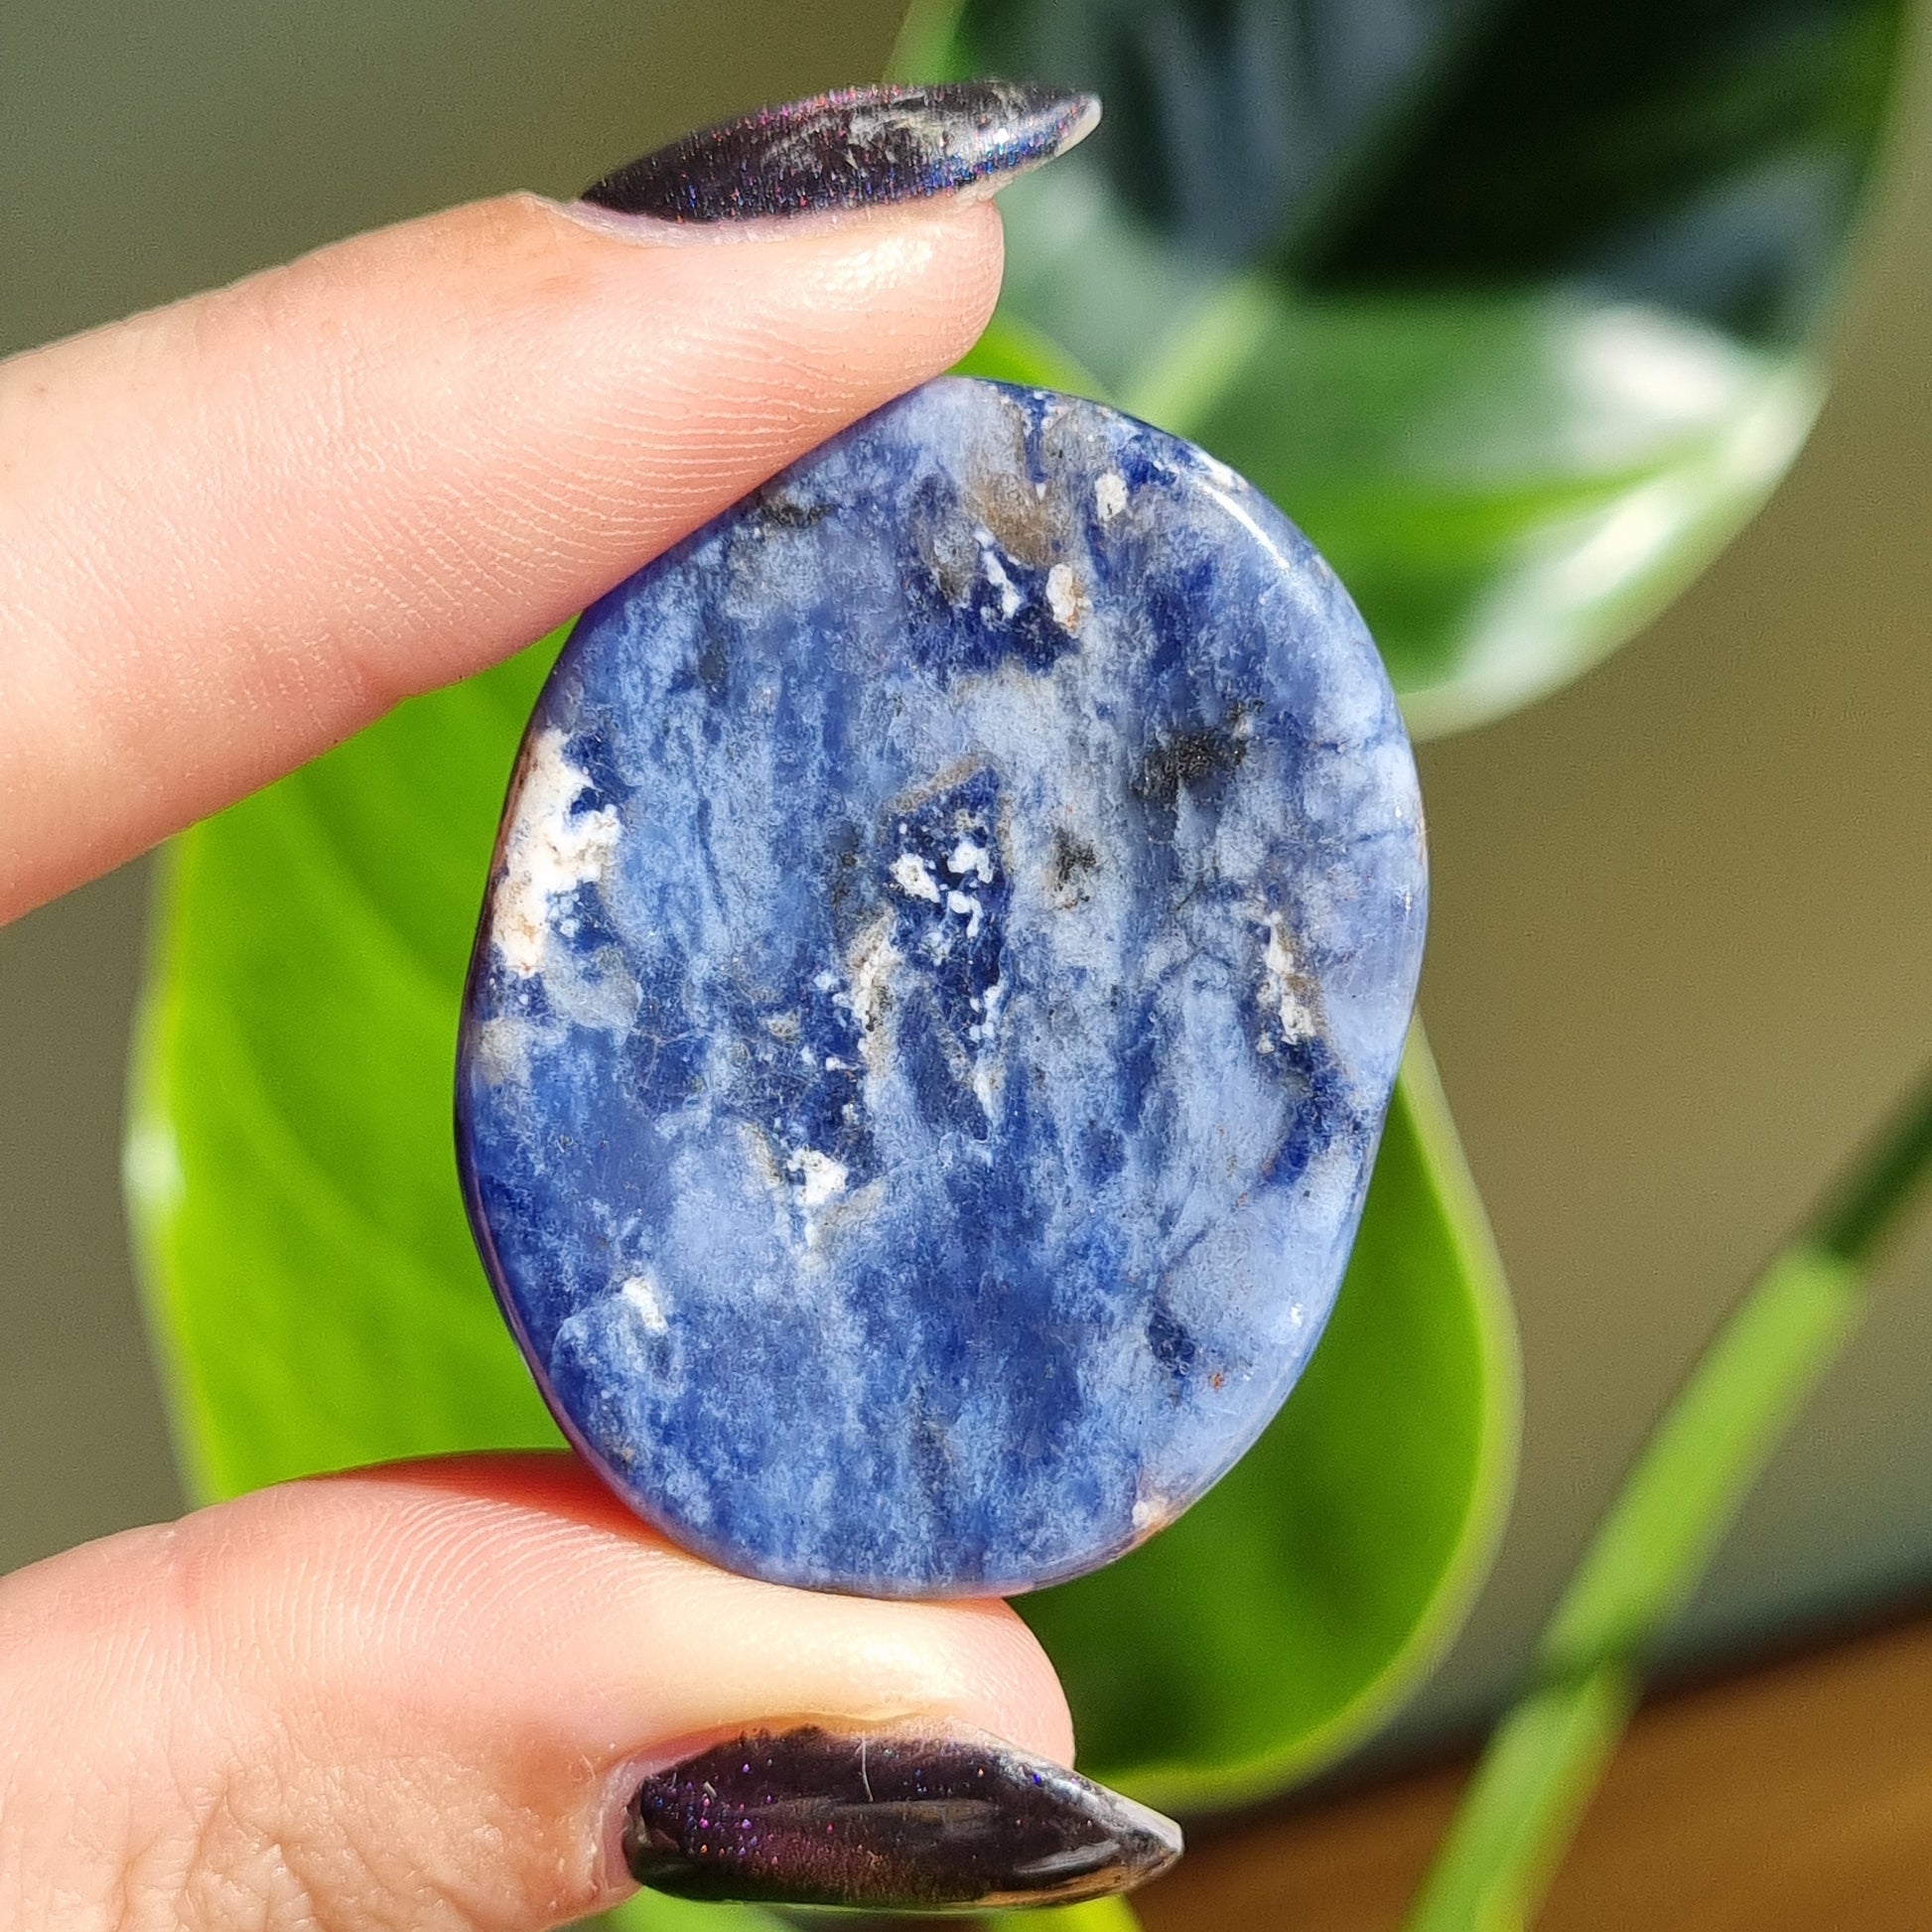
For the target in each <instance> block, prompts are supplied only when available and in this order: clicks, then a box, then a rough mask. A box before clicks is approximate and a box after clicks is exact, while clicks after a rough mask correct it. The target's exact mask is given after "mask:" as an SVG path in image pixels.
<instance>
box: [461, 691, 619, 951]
mask: <svg viewBox="0 0 1932 1932" xmlns="http://www.w3.org/2000/svg"><path fill="white" fill-rule="evenodd" d="M568 743H569V740H568V739H567V738H566V736H565V734H564V733H562V732H561V731H558V730H556V729H554V728H553V729H551V730H549V731H546V732H544V733H543V734H542V735H541V736H540V737H539V738H538V739H537V742H536V744H535V745H534V746H533V747H532V748H531V750H530V754H529V763H528V764H527V765H526V766H525V768H524V773H523V781H522V783H521V784H520V785H519V786H518V787H517V796H516V799H515V802H514V803H513V805H512V806H511V813H510V836H509V847H508V850H507V851H506V852H505V853H504V855H503V880H502V884H501V885H500V886H499V887H498V888H497V891H496V917H495V921H494V923H493V924H492V926H491V928H490V938H491V940H492V942H493V943H494V945H495V947H496V951H497V952H498V954H500V955H501V957H502V961H503V964H504V965H505V966H507V967H508V968H509V969H510V971H511V972H513V973H515V974H517V975H518V976H519V977H520V978H523V979H529V978H531V977H532V976H533V975H535V974H537V973H540V972H542V970H543V964H544V954H545V952H546V951H547V950H548V946H549V939H550V906H551V901H552V900H553V899H556V898H559V897H562V896H564V895H565V894H567V893H571V892H574V891H575V890H576V889H577V888H578V887H579V886H589V885H601V884H602V883H603V880H604V876H605V872H606V870H607V869H608V867H609V866H610V863H611V855H612V853H613V852H615V851H616V850H617V844H618V839H619V836H620V835H621V832H622V829H623V827H622V823H621V820H620V819H619V817H618V812H617V807H616V806H614V805H607V806H605V807H604V808H603V810H601V811H595V812H583V813H580V814H578V815H577V816H575V817H573V816H572V815H571V809H570V808H571V807H572V806H573V805H574V804H576V802H577V800H578V797H579V795H580V794H581V793H582V792H583V791H584V790H585V788H586V787H587V786H588V785H589V784H590V782H591V779H590V773H589V772H587V771H580V770H579V769H578V768H577V766H576V765H574V764H572V763H571V762H570V760H569V759H566V758H565V757H564V747H565V745H566V744H568Z"/></svg>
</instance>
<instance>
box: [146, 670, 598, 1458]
mask: <svg viewBox="0 0 1932 1932" xmlns="http://www.w3.org/2000/svg"><path fill="white" fill-rule="evenodd" d="M560 641H561V639H560V638H553V639H550V640H549V641H548V642H547V643H546V644H543V645H539V646H538V647H537V648H536V649H534V650H533V651H530V652H528V653H526V654H525V655H524V656H522V657H520V658H518V659H516V660H515V661H514V662H512V663H510V664H507V665H505V666H503V667H502V668H500V669H499V670H496V671H494V672H491V673H490V674H489V675H487V676H485V677H483V678H478V679H474V680H472V681H471V682H470V683H468V684H465V685H460V686H458V687H457V688H456V689H454V690H452V691H446V692H441V693H439V694H438V695H436V696H435V697H432V698H422V699H417V700H415V701H414V702H412V703H409V704H405V705H403V706H402V707H401V708H400V709H399V710H397V711H396V712H395V713H394V714H393V715H392V716H391V717H389V718H387V719H385V720H384V721H383V723H381V724H380V725H378V726H376V727H375V728H374V729H373V730H371V731H368V732H365V733H363V734H362V735H361V736H360V737H359V738H356V739H353V740H351V741H350V742H349V743H348V744H346V745H345V746H343V747H341V748H340V749H339V750H337V751H335V752H332V753H331V754H330V755H329V756H328V757H327V758H324V759H318V760H317V761H316V762H315V763H314V764H311V765H309V766H307V767H305V768H304V769H303V770H301V771H298V772H296V773H295V774H294V775H293V776H291V777H288V778H284V779H283V780H282V781H281V782H280V783H279V784H276V785H273V786H271V787H270V788H269V789H268V790H266V791H263V792H258V793H257V794H256V795H255V796H254V797H252V798H249V799H245V800H244V801H243V802H242V803H241V804H239V805H236V806H234V807H233V808H231V809H230V810H228V811H226V812H223V813H222V814H221V815H220V816H219V817H218V818H214V819H210V820H208V821H207V823H205V824H202V825H198V826H196V827H195V828H194V829H193V830H192V831H189V832H187V833H185V834H184V835H183V836H182V837H181V838H179V839H177V840H176V841H175V843H174V846H173V847H172V849H171V850H170V852H169V854H168V856H167V860H166V863H165V864H164V866H163V868H162V873H161V881H160V889H159V898H158V904H157V918H156V933H155V940H154V955H153V961H152V965H151V969H150V975H149V981H148V988H147V996H146V1001H145V1005H144V1011H143V1016H142V1022H141V1027H140V1032H139V1036H138V1039H137V1043H136V1053H135V1067H134V1092H133V1105H132V1110H131V1120H130V1126H129V1136H128V1149H127V1161H126V1169H127V1180H128V1193H129V1202H130V1209H131V1214H132V1219H133V1223H134V1227H135V1233H136V1237H137V1244H138V1246H139V1249H140V1252H141V1258H142V1261H143V1264H144V1266H143V1276H144V1282H145V1288H146V1293H147V1296H148V1300H149V1308H150V1315H151V1326H152V1328H153V1331H154V1333H155V1335H156V1337H157V1339H158V1342H159V1344H160V1349H161V1353H162V1356H163V1359H164V1362H165V1364H166V1366H167V1370H168V1377H167V1379H168V1382H169V1385H170V1390H171V1394H172V1398H173V1410H174V1417H175V1425H176V1432H177V1439H178V1441H179V1444H180V1447H181V1452H182V1459H183V1462H184V1465H185V1468H186V1471H187V1474H188V1477H189V1480H190V1483H191V1486H192V1487H193V1489H194V1490H195V1491H196V1492H198V1493H199V1494H200V1495H202V1496H204V1497H213V1496H225V1495H233V1494H235V1493H236V1492H237V1491H239V1490H243V1489H252V1488H255V1487H257V1486H259V1485H261V1484H263V1483H268V1482H279V1481H281V1480H283V1479H285V1478H287V1477H290V1476H296V1475H307V1474H310V1473H312V1472H314V1471H317V1470H322V1469H337V1468H344V1467H348V1466H352V1465H354V1464H356V1463H361V1462H371V1461H377V1460H382V1459H385V1458H388V1457H394V1456H407V1455H424V1454H430V1453H434V1452H437V1451H439V1450H446V1449H473V1448H492V1447H493V1448H516V1447H534V1446H539V1445H553V1444H557V1443H560V1442H561V1441H562V1438H561V1437H560V1436H559V1435H558V1434H557V1431H556V1429H555V1427H554V1425H553V1424H552V1423H551V1421H550V1418H549V1415H548V1413H547V1412H546V1411H545V1409H544V1407H543V1403H542V1401H541V1399H540V1398H539V1397H538V1395H537V1392H536V1388H535V1385H534V1384H533V1383H532V1382H531V1380H530V1377H529V1373H528V1371H527V1370H526V1369H525V1368H524V1366H523V1363H522V1360H521V1358H520V1357H519V1356H518V1354H517V1352H516V1349H515V1346H514V1344H513V1343H512V1342H511V1340H510V1338H509V1334H508V1331H507V1330H506V1329H505V1327H504V1326H503V1323H502V1321H501V1319H500V1317H499V1316H498V1314H497V1312H496V1308H495V1304H494V1302H493V1300H492V1298H491V1296H490V1292H489V1288H488V1285H487V1283H486V1282H485V1281H484V1278H483V1268H482V1265H481V1264H480V1263H479V1261H478V1259H477V1253H476V1248H475V1245H474V1243H473V1242H472V1241H471V1238H470V1230H469V1226H468V1224H467V1222H466V1220H465V1218H464V1212H463V1205H462V1201H461V1199H460V1198H459V1196H458V1193H457V1183H456V1165H455V1156H454V1153H453V1151H452V1135H451V1127H450V1109H451V1099H450V1095H451V1087H452V1081H453V1079H454V1071H453V1069H454V1066H455V1058H456V1027H457V1014H458V1008H459V1005H460V1002H461V999H462V993H463V980H464V973H465V970H466V968H467V965H468V961H469V954H470V940H471V936H472V934H473V933H474V931H475V929H476V921H477V910H478V907H479V906H480V905H481V903H482V901H483V882H484V879H485V876H486V874H487V872H488V867H489V854H490V848H491V844H492V842H493V840H494V837H495V827H496V820H497V816H498V813H499V812H500V810H501V808H502V799H503V789H504V785H505V782H506V779H507V775H508V771H509V766H510V760H511V759H512V758H513V756H514V754H515V750H516V744H517V740H518V737H519V735H520V733H521V731H522V728H523V720H524V718H525V717H526V716H527V715H528V712H529V708H530V705H531V703H532V702H533V701H534V699H535V696H536V692H537V687H538V685H539V684H540V683H541V682H542V679H543V674H544V672H545V670H546V669H547V668H548V665H549V661H550V658H551V657H552V656H553V655H554V654H555V649H556V646H557V644H558V643H559V642H560Z"/></svg>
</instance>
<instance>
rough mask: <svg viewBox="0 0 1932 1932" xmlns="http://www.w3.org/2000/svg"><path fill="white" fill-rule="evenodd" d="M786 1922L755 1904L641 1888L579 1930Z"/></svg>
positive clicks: (685, 1929) (702, 1931) (718, 1929)
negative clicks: (717, 1901)
mask: <svg viewBox="0 0 1932 1932" xmlns="http://www.w3.org/2000/svg"><path fill="white" fill-rule="evenodd" d="M785 1924H786V1921H785V1920H783V1919H781V1918H779V1917H778V1916H777V1914H776V1913H774V1912H767V1911H762V1910H760V1909H759V1907H758V1906H756V1905H707V1904H701V1903H699V1902H698V1901H697V1900H695V1899H690V1898H673V1897H671V1896H670V1895H669V1893H667V1892H661V1891H640V1892H638V1893H637V1894H636V1895H635V1897H632V1898H626V1899H625V1900H624V1901H623V1903H622V1904H621V1905H620V1906H618V1907H616V1908H615V1909H614V1910H612V1911H609V1912H605V1913H603V1914H602V1915H601V1916H599V1917H597V1918H594V1919H586V1920H585V1921H584V1922H583V1924H582V1925H581V1926H580V1927H579V1928H578V1932H784V1928H785Z"/></svg>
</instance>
